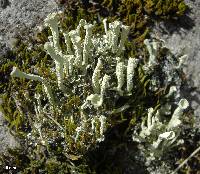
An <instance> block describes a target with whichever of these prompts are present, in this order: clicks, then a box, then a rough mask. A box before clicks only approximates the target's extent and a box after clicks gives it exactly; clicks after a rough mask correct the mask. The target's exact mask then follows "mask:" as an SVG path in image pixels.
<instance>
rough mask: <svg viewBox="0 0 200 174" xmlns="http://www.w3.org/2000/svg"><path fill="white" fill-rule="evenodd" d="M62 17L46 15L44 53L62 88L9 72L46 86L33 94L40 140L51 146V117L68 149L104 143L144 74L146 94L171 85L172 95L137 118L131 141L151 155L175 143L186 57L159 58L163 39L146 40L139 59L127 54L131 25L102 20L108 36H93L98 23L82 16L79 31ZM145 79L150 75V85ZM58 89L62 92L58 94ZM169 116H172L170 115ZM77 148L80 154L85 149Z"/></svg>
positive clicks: (184, 103)
mask: <svg viewBox="0 0 200 174" xmlns="http://www.w3.org/2000/svg"><path fill="white" fill-rule="evenodd" d="M58 19H59V18H58V14H56V13H53V14H50V15H48V17H47V18H46V19H45V25H46V26H48V27H50V29H51V32H52V36H49V38H48V39H49V41H48V42H46V43H45V44H44V49H45V50H46V53H47V54H48V55H49V56H50V58H51V59H52V60H53V61H54V64H55V74H56V78H57V81H56V84H57V87H58V89H56V90H55V89H52V86H51V85H50V84H51V83H52V82H51V81H50V80H49V79H44V78H43V77H40V76H38V75H33V74H26V73H24V72H21V71H20V70H19V69H18V68H17V67H14V68H13V71H12V73H11V76H13V77H19V78H27V79H30V80H36V81H39V82H41V83H42V85H43V91H44V95H41V94H35V99H36V102H34V104H35V114H36V118H37V119H36V120H35V122H36V123H35V125H36V129H37V130H38V132H39V136H38V138H36V139H38V140H37V142H38V143H39V142H40V143H42V144H48V142H49V141H51V137H47V135H45V132H44V131H42V129H43V126H42V125H43V124H44V123H45V122H47V121H48V120H50V121H52V124H53V125H54V127H58V129H59V130H58V131H59V135H60V136H61V137H64V138H65V142H64V144H65V150H66V151H67V150H69V147H71V146H72V144H73V147H75V148H77V149H78V148H80V147H81V149H87V148H88V147H89V146H90V145H91V144H94V143H97V142H101V141H104V139H105V132H106V130H107V128H108V127H112V126H113V125H112V123H111V121H110V120H109V119H110V115H111V114H113V113H115V114H116V113H122V112H125V111H126V110H127V109H131V108H134V104H136V101H140V99H134V97H135V98H137V97H138V94H137V92H138V91H140V90H141V89H138V88H137V85H136V84H137V83H139V81H138V82H137V81H136V76H137V77H138V76H139V75H138V74H140V75H141V74H142V73H140V72H143V73H144V74H143V78H142V79H143V80H141V84H142V85H143V87H144V88H145V89H144V91H145V92H144V93H142V94H144V96H146V95H147V94H146V91H147V92H150V93H155V95H156V94H157V92H158V89H161V88H164V87H167V86H169V87H170V89H169V92H168V94H166V95H165V94H164V95H163V96H164V98H165V101H166V102H165V104H163V105H161V106H159V107H156V106H155V104H154V105H153V106H152V107H149V108H146V109H144V110H143V111H144V112H145V113H144V114H143V116H144V115H146V118H143V121H141V118H140V117H142V115H141V116H140V115H138V116H137V118H139V119H138V120H140V121H141V122H140V123H137V124H139V125H140V124H141V127H140V129H139V133H138V132H136V131H135V132H133V135H132V137H133V141H137V142H139V143H141V142H142V143H145V147H144V149H145V150H143V151H144V153H147V156H148V157H149V156H150V157H153V159H154V158H157V157H159V156H160V155H162V153H163V152H164V151H165V150H167V149H168V148H169V147H170V146H171V145H172V144H174V143H175V142H176V140H177V138H178V136H179V129H178V127H179V126H180V125H181V123H182V115H183V113H184V111H185V109H187V108H188V106H189V103H188V102H187V100H186V99H182V98H181V97H180V96H179V88H180V85H181V78H180V76H179V74H178V71H179V70H180V69H181V68H182V65H183V58H185V56H184V57H181V59H180V61H179V60H175V59H174V57H173V56H172V55H171V54H169V53H166V55H165V58H160V59H159V51H160V49H161V48H163V43H161V42H160V41H156V40H150V39H147V40H145V41H144V44H145V46H146V50H147V52H148V55H149V56H148V60H147V61H146V62H144V61H143V59H141V58H134V57H128V56H127V54H126V42H128V33H129V27H128V26H125V25H123V24H122V22H120V21H114V22H112V23H109V24H108V23H107V20H106V19H104V20H103V24H104V30H105V34H104V35H100V34H93V27H94V25H95V24H88V23H87V22H86V21H85V20H83V19H82V20H80V22H79V25H78V26H77V28H76V29H74V30H71V31H69V32H65V31H62V30H61V29H60V26H59V22H58ZM83 33H84V37H83V36H82V34H83ZM60 37H63V39H64V43H65V48H64V49H63V48H61V46H60ZM139 69H140V71H139ZM52 72H54V69H53V68H52ZM161 75H162V77H161V78H160V77H159V76H161ZM145 77H148V78H149V79H148V81H146V83H145V81H144V80H145ZM143 82H144V83H143ZM58 90H59V95H57V94H56V93H55V92H56V91H58ZM142 90H143V89H142ZM142 94H141V95H142ZM42 96H43V97H44V98H43V99H42ZM45 96H46V97H47V101H48V102H46V103H45V105H42V104H41V103H42V102H41V100H45V99H46V97H45ZM123 97H126V98H130V100H129V102H128V103H123V104H122V105H121V107H119V108H116V105H117V104H116V101H119V100H120V98H123ZM139 97H141V96H140V94H139ZM173 99H174V101H173ZM132 101H133V102H132ZM134 101H135V103H134ZM107 104H109V107H108V106H107ZM137 105H138V104H137ZM171 105H177V108H176V109H175V110H172V107H171ZM133 112H134V111H133ZM166 115H168V116H169V115H170V119H169V117H168V119H166V117H165V116H166ZM58 118H61V121H58ZM37 125H39V126H37ZM70 126H71V127H70ZM75 151H77V152H76V153H80V151H81V150H80V151H79V150H75Z"/></svg>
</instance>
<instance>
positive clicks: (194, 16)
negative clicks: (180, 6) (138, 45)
mask: <svg viewBox="0 0 200 174" xmlns="http://www.w3.org/2000/svg"><path fill="white" fill-rule="evenodd" d="M185 2H186V3H187V4H188V6H189V7H190V8H191V11H190V12H189V13H188V14H187V15H186V16H184V17H182V18H181V19H180V20H179V21H178V22H174V23H173V22H171V23H165V24H164V23H159V24H157V26H155V28H154V30H153V33H154V34H155V35H156V36H157V37H160V38H161V39H163V40H165V42H166V45H167V47H168V48H170V49H171V50H172V52H173V53H174V54H176V55H179V54H187V55H188V56H189V59H188V63H187V65H186V66H185V69H184V72H185V73H186V76H187V78H188V80H189V82H188V83H189V86H190V87H189V88H188V87H186V88H184V90H183V95H185V96H186V98H188V99H189V100H190V103H191V106H192V107H193V109H195V115H196V116H197V118H198V120H199V121H200V76H199V74H200V17H199V16H200V1H199V0H193V1H191V0H185ZM193 87H196V88H197V89H195V90H192V88H193Z"/></svg>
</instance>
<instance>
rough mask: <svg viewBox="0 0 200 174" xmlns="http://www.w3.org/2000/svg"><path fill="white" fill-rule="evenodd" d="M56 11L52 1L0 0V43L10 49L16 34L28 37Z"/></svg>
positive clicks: (54, 3) (56, 7)
mask: <svg viewBox="0 0 200 174" xmlns="http://www.w3.org/2000/svg"><path fill="white" fill-rule="evenodd" d="M57 10H58V6H57V3H56V2H55V1H54V0H34V1H29V0H0V43H1V44H2V45H4V44H6V46H7V47H8V48H11V47H12V40H13V38H15V37H16V35H17V34H19V33H22V32H23V35H24V36H25V37H28V35H30V34H33V33H34V30H36V26H38V25H41V24H42V23H43V20H44V18H46V16H47V15H48V14H49V13H51V12H55V11H57ZM0 56H1V47H0Z"/></svg>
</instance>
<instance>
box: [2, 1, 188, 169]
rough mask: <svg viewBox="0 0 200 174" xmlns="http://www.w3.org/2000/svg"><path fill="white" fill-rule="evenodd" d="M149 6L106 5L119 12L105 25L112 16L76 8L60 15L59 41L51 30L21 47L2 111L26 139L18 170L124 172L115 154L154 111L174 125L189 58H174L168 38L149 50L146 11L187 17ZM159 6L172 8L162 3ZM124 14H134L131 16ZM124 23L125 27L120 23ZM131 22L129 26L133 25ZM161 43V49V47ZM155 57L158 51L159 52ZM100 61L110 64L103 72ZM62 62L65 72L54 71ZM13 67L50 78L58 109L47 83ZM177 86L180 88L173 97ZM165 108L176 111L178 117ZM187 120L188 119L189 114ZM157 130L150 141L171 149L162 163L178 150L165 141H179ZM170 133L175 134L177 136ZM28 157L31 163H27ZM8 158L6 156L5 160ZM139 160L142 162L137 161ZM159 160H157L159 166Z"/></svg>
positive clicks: (5, 88) (4, 69) (17, 160)
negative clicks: (18, 74)
mask: <svg viewBox="0 0 200 174" xmlns="http://www.w3.org/2000/svg"><path fill="white" fill-rule="evenodd" d="M181 2H182V1H181ZM98 3H99V2H98ZM121 3H122V4H123V5H122V6H121V7H123V8H121V7H120V5H121ZM145 3H146V6H145V7H144V4H143V3H141V1H139V0H138V1H134V3H132V1H119V2H118V1H109V2H108V1H106V0H105V1H104V2H103V3H102V7H101V8H104V9H105V8H107V9H111V16H110V17H108V19H107V21H106V20H103V19H104V18H103V17H102V16H107V15H103V14H102V9H101V11H100V12H99V13H96V12H94V11H90V12H91V13H92V14H93V15H91V13H89V12H88V11H87V8H88V7H87V8H86V7H84V6H73V4H72V5H71V6H69V8H68V9H66V11H65V13H63V14H54V15H56V16H57V17H58V18H57V19H59V20H60V23H59V25H58V30H57V29H56V30H57V32H59V37H58V33H57V32H54V31H51V30H50V29H49V28H48V27H47V28H43V30H42V32H41V33H39V34H37V36H36V38H35V39H36V40H31V43H32V45H28V44H27V43H26V44H23V43H21V42H20V41H19V43H17V44H18V47H17V50H16V52H15V53H14V55H13V57H15V60H11V61H8V62H7V63H6V64H4V65H3V66H2V68H1V72H3V74H4V75H5V76H6V77H5V78H4V80H5V82H6V83H4V84H3V85H2V86H1V89H2V91H4V92H6V91H7V94H5V95H4V96H3V97H4V98H3V101H4V102H3V105H2V108H1V110H2V111H4V114H5V118H6V120H7V121H8V125H9V126H10V128H11V130H12V132H13V133H14V134H15V135H16V136H20V138H21V140H23V141H26V147H25V148H24V149H20V150H18V151H15V152H14V151H10V154H12V155H11V159H9V160H8V161H9V163H12V164H13V165H17V168H18V170H20V171H21V172H23V173H29V172H36V173H37V172H39V173H42V172H43V173H55V172H60V173H73V172H76V173H98V172H100V171H101V173H106V172H107V173H117V172H119V173H123V169H122V168H123V167H122V166H123V165H124V164H121V163H117V162H116V164H117V166H118V167H113V166H112V165H111V164H112V160H111V161H110V159H109V158H110V157H109V154H110V151H112V152H114V151H116V152H119V150H121V149H125V148H126V146H127V145H129V143H130V141H132V136H133V135H136V133H135V131H136V132H140V131H141V127H140V126H141V124H142V122H144V123H145V121H146V119H147V118H148V109H149V108H153V111H154V112H155V113H156V112H161V113H162V114H161V115H162V116H163V118H162V119H163V120H162V121H164V123H163V124H166V122H169V121H170V118H171V117H172V113H173V111H174V110H175V106H176V105H177V104H178V101H179V100H180V99H181V98H180V96H179V94H180V91H179V89H180V86H181V84H182V78H181V73H182V65H183V64H182V63H181V61H182V58H180V60H179V59H178V58H176V57H175V56H174V55H172V54H171V53H170V51H169V50H167V49H166V48H165V47H164V44H163V43H162V42H161V41H158V40H155V39H152V40H151V39H150V40H146V41H148V44H146V46H147V47H146V46H145V45H144V44H143V41H144V40H145V39H146V36H147V33H148V29H147V28H146V26H147V23H148V21H150V19H149V17H148V18H145V13H147V15H152V16H155V15H157V17H158V16H159V17H160V18H163V19H166V18H169V16H171V15H172V16H179V14H178V13H179V12H177V14H175V13H172V11H170V10H171V8H169V9H167V10H168V11H167V10H165V11H164V12H159V10H158V9H157V8H158V6H156V7H155V4H154V3H155V2H154V1H151V2H150V1H147V2H146V1H145ZM90 5H91V4H90ZM159 5H160V6H161V7H162V6H165V5H167V6H168V5H169V4H167V3H166V4H165V3H163V4H162V3H161V1H160V3H159ZM179 6H180V7H179V8H180V9H182V12H180V15H182V14H183V13H184V12H185V7H184V3H182V5H180V4H179ZM70 8H74V9H70ZM93 8H94V9H97V8H96V7H93ZM145 8H146V10H147V11H145ZM174 8H175V7H174ZM88 9H89V10H91V9H92V7H91V6H89V8H88ZM124 9H128V14H127V11H124ZM117 10H121V11H120V13H119V16H117V15H116V14H117V12H116V11H117ZM148 10H149V12H148ZM155 11H156V12H155ZM175 11H177V9H176V8H175ZM156 13H157V14H156ZM66 14H67V15H66ZM168 15H169V16H168ZM82 18H83V19H85V20H86V21H87V22H88V23H87V22H86V21H85V20H82V22H80V25H78V24H79V21H80V20H81V19H82ZM116 18H118V19H120V20H121V21H122V22H119V21H115V19H116ZM83 21H85V22H83ZM93 21H96V23H95V22H94V23H93ZM113 21H114V22H113ZM89 23H92V24H89ZM128 24H129V27H127V26H126V25H128ZM90 27H91V28H90ZM54 29H55V26H54ZM90 29H91V30H90ZM71 30H73V31H72V32H71V34H68V33H70V31H71ZM56 33H57V34H56ZM52 35H53V37H55V38H53V37H52ZM77 37H78V38H77ZM46 42H49V43H51V46H52V49H53V50H54V51H55V54H57V55H58V57H60V58H61V59H63V58H64V60H65V61H64V62H62V63H63V64H62V63H60V64H58V63H56V62H54V61H53V60H54V58H53V55H52V54H51V53H50V52H49V51H47V52H46V51H45V49H44V45H45V43H46ZM52 43H53V44H52ZM133 43H134V44H133ZM137 43H141V44H142V47H143V48H142V49H141V50H139V49H138V48H137V47H138V44H137ZM155 44H158V47H156V48H154V46H155ZM148 45H149V46H150V47H152V48H148ZM117 48H119V49H117ZM151 49H153V52H152V51H151ZM154 52H156V54H154V55H153V54H152V53H154ZM48 54H50V55H48ZM152 56H153V58H152ZM182 57H185V56H182ZM98 62H100V63H99V64H102V66H100V67H99V68H98V66H97V65H98ZM55 65H56V66H57V68H54V67H55ZM160 65H161V66H160ZM13 66H16V67H18V68H19V69H20V70H21V71H23V72H25V73H28V74H37V75H39V76H41V77H43V78H44V79H47V80H48V83H49V85H50V87H51V89H52V95H54V96H55V101H54V102H55V103H57V104H56V105H55V104H54V103H52V104H49V100H48V96H47V95H46V93H45V92H44V86H42V84H40V83H37V82H33V81H28V80H26V79H17V78H11V77H10V76H9V74H10V72H11V70H12V67H13ZM61 66H63V69H62V68H61ZM95 71H96V73H94V72H95ZM62 73H63V74H62ZM8 81H9V83H8ZM174 86H176V89H177V90H176V91H174V92H173V90H171V91H172V92H170V89H173V88H172V87H174ZM24 91H26V92H24ZM14 94H15V95H14ZM35 94H36V95H35ZM38 94H39V95H38ZM13 98H14V99H15V100H13ZM14 101H17V102H14ZM51 105H53V106H54V107H51ZM163 106H166V108H168V107H167V106H172V107H171V108H170V111H171V112H169V111H168V110H167V109H166V110H165V109H164V108H165V107H163ZM41 108H42V109H41ZM184 116H185V117H187V112H186V113H185V115H184ZM179 123H181V124H183V121H182V120H181V119H180V122H179ZM164 127H166V125H165V126H164ZM143 128H144V127H143ZM156 130H157V134H156V136H155V135H153V137H151V136H149V137H148V141H146V142H143V143H145V147H151V146H152V145H153V143H154V146H155V144H156V143H157V144H159V148H160V145H163V146H162V147H161V149H162V153H158V154H159V155H155V159H157V158H159V159H161V158H162V155H163V153H164V154H166V153H167V152H168V150H170V148H168V147H169V146H170V145H171V144H170V143H168V145H169V146H164V145H165V144H167V143H163V142H160V143H159V141H160V140H161V139H162V138H163V137H167V138H168V139H169V140H172V139H173V138H171V137H170V136H165V135H166V134H164V133H165V131H166V130H164V129H163V127H162V129H159V128H158V129H156ZM167 131H168V132H170V131H172V130H167ZM159 135H160V136H159ZM167 135H168V134H167ZM169 135H174V134H173V133H172V134H171V132H170V134H169ZM176 135H179V134H176ZM172 137H173V136H172ZM177 137H178V136H177ZM170 138H171V139H170ZM156 140H157V141H156ZM166 142H167V141H166ZM169 142H170V141H169ZM131 143H132V144H135V143H136V142H135V141H132V142H131ZM175 144H176V143H175ZM22 145H23V146H24V142H22ZM99 146H100V147H101V146H102V147H103V149H106V150H107V149H109V150H108V151H106V152H108V153H105V152H104V150H103V152H98V153H96V154H94V156H92V151H93V150H94V151H95V150H97V151H98V147H99ZM111 149H112V150H111ZM134 149H135V150H136V151H138V149H140V148H138V147H137V146H136V145H134ZM147 149H148V148H147ZM163 149H164V150H163ZM140 150H141V149H140ZM141 152H144V151H143V150H141ZM145 153H146V154H145V155H144V157H146V160H147V161H148V160H149V155H150V152H149V151H148V150H147V151H145ZM104 154H106V155H104ZM114 154H116V153H114ZM22 155H24V157H23V158H22V159H23V160H24V164H22V159H20V157H21V156H22ZM13 156H15V158H14V157H13ZM96 157H97V159H98V158H102V159H103V158H105V161H103V162H102V161H101V160H100V161H98V162H97V161H96V160H95V158H96ZM5 158H6V157H5V156H4V157H2V159H1V160H3V161H4V163H5ZM131 158H134V159H135V157H134V156H132V157H131ZM155 159H153V160H152V159H150V160H149V161H150V163H151V164H153V163H154V162H155V161H156V160H155ZM64 161H65V162H64ZM143 162H145V160H144V161H143ZM93 164H94V165H93ZM118 164H119V165H118ZM99 166H100V167H99Z"/></svg>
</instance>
